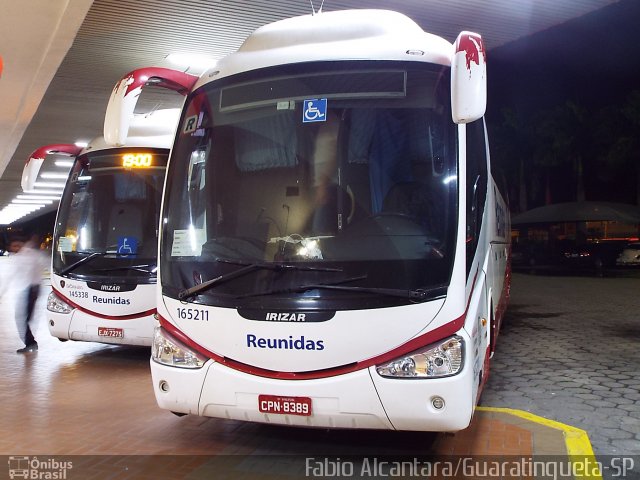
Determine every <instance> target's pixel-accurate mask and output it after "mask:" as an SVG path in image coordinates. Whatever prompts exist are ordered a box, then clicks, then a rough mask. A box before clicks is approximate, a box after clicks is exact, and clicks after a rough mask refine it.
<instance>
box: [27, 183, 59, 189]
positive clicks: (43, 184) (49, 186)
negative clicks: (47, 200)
mask: <svg viewBox="0 0 640 480" xmlns="http://www.w3.org/2000/svg"><path fill="white" fill-rule="evenodd" d="M33 185H34V186H36V187H48V188H52V187H53V188H64V185H65V184H64V183H56V182H36V183H34V184H33Z"/></svg>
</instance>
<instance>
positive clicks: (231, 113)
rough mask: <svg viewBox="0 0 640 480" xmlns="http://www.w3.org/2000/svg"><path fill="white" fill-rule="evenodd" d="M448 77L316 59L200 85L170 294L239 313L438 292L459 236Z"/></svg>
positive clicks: (192, 103) (165, 251)
mask: <svg viewBox="0 0 640 480" xmlns="http://www.w3.org/2000/svg"><path fill="white" fill-rule="evenodd" d="M449 74H450V73H449V68H448V67H442V66H435V65H429V64H422V63H421V64H416V63H411V64H409V63H404V62H378V61H376V62H365V61H358V62H339V63H333V62H330V63H327V62H323V63H305V64H300V65H293V66H292V65H287V66H279V67H270V68H268V69H263V70H259V71H253V72H248V73H244V74H238V75H234V76H232V77H228V78H225V79H221V80H220V81H217V82H215V81H214V82H211V83H208V84H206V85H204V86H203V87H201V88H200V89H198V90H196V91H195V92H194V93H193V94H192V95H191V96H190V97H189V98H188V99H187V102H186V103H185V107H184V109H183V117H182V119H181V123H180V125H179V128H178V132H177V138H176V141H175V144H174V148H173V153H172V161H171V163H170V167H169V169H170V170H169V172H168V176H167V187H166V192H165V198H164V210H163V225H162V228H163V231H162V241H161V242H162V245H161V253H162V255H161V272H162V274H161V277H162V288H163V293H164V294H165V295H168V296H170V297H172V298H184V297H185V294H184V293H185V291H186V292H189V294H190V293H191V292H193V293H194V294H193V296H192V297H191V298H190V300H191V301H194V302H196V303H205V304H207V305H216V306H227V307H236V308H238V307H246V308H252V307H258V306H259V307H260V308H263V307H269V308H276V307H278V308H307V309H314V308H315V309H335V308H340V309H360V308H373V307H377V306H392V305H399V304H403V303H407V302H411V301H415V299H416V298H426V296H420V295H417V296H416V295H413V296H412V295H411V294H410V295H400V294H393V293H399V292H402V291H405V292H415V291H418V292H422V291H423V290H430V289H438V288H439V289H440V291H441V290H442V287H443V286H446V285H447V284H448V282H449V279H450V276H451V271H452V265H453V257H454V245H455V241H454V238H455V234H456V225H457V200H456V199H457V188H458V186H457V181H456V179H457V162H456V158H457V155H456V148H457V145H456V140H455V139H456V129H455V125H454V123H453V122H452V120H451V112H450V107H449V104H450V93H449V92H450V90H449V82H450V81H449ZM234 272H237V273H234ZM216 277H221V278H220V279H217V280H216V281H215V282H211V284H210V285H208V286H207V287H208V288H198V289H194V288H193V287H194V286H197V285H198V284H203V283H205V282H208V281H210V280H212V279H216ZM351 287H356V288H351ZM196 291H197V294H196ZM387 293H392V294H387Z"/></svg>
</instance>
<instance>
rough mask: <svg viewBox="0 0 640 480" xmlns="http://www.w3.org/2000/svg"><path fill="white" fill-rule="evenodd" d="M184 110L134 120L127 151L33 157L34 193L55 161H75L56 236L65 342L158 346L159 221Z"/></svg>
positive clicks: (54, 309) (48, 149) (71, 150)
mask: <svg viewBox="0 0 640 480" xmlns="http://www.w3.org/2000/svg"><path fill="white" fill-rule="evenodd" d="M178 114H179V111H178V110H177V109H167V110H157V111H155V112H153V113H151V114H147V115H135V116H134V115H133V114H132V115H131V118H132V122H131V123H132V126H131V129H130V131H129V135H128V136H127V138H126V139H125V141H124V144H122V145H119V146H117V147H114V146H113V145H111V144H108V143H106V142H105V139H104V138H102V137H98V138H96V139H94V140H93V141H91V142H90V143H89V145H88V146H87V147H85V148H80V147H77V146H75V145H68V144H58V145H48V146H45V147H41V148H39V149H38V150H36V151H35V152H33V154H32V155H31V157H30V159H29V161H28V162H27V165H26V166H25V169H24V172H23V184H22V186H23V188H24V189H26V190H30V189H31V188H32V185H33V183H34V182H35V179H36V177H37V175H38V172H39V170H40V167H41V165H42V163H43V161H44V159H45V157H46V156H47V155H48V154H54V153H58V154H66V155H71V156H73V157H74V162H73V166H72V167H71V171H70V173H69V178H68V180H67V183H66V186H65V189H64V192H63V194H62V198H61V199H60V205H59V207H58V214H57V218H56V223H55V229H54V240H53V254H52V264H51V287H52V291H51V293H50V294H49V297H48V300H47V312H46V318H47V323H48V326H49V331H50V332H51V334H52V335H53V336H54V337H57V338H59V339H61V340H80V341H90V342H102V343H114V344H129V345H151V341H152V337H153V329H154V326H155V323H156V321H155V319H154V315H155V313H156V296H155V286H156V278H157V273H156V272H157V249H158V219H159V218H160V217H159V216H160V200H161V194H162V186H163V184H164V178H165V171H166V165H167V158H168V156H169V146H170V144H171V140H172V138H173V134H174V132H175V125H176V122H177V119H178Z"/></svg>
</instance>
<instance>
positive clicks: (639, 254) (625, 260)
mask: <svg viewBox="0 0 640 480" xmlns="http://www.w3.org/2000/svg"><path fill="white" fill-rule="evenodd" d="M616 265H618V266H621V267H630V266H640V242H633V243H630V244H628V245H627V246H626V247H625V248H624V249H623V250H622V252H620V255H618V258H617V259H616Z"/></svg>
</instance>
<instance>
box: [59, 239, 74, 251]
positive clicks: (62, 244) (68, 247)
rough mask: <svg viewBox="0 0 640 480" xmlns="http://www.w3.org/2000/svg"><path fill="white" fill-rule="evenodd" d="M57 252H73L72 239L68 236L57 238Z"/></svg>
mask: <svg viewBox="0 0 640 480" xmlns="http://www.w3.org/2000/svg"><path fill="white" fill-rule="evenodd" d="M58 251H59V252H73V240H72V239H71V238H69V237H60V238H59V239H58Z"/></svg>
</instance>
